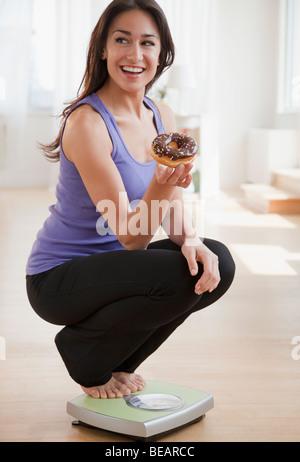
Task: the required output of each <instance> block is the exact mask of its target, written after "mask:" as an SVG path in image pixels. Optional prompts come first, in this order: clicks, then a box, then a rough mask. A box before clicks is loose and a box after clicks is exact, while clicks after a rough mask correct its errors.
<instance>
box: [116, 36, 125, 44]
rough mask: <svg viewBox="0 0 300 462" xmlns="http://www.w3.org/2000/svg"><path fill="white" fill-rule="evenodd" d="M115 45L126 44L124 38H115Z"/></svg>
mask: <svg viewBox="0 0 300 462" xmlns="http://www.w3.org/2000/svg"><path fill="white" fill-rule="evenodd" d="M116 43H127V39H126V38H124V37H118V38H116Z"/></svg>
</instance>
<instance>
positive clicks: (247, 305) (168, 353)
mask: <svg viewBox="0 0 300 462" xmlns="http://www.w3.org/2000/svg"><path fill="white" fill-rule="evenodd" d="M52 201H53V196H52V194H51V193H49V192H47V191H41V190H34V191H32V190H27V191H26V190H25V191H8V190H0V236H1V239H0V261H1V267H0V340H1V341H0V348H1V349H0V358H1V359H2V360H0V441H6V442H17V441H24V442H56V441H57V442H75V441H84V442H122V441H124V442H129V441H130V440H129V439H128V438H126V437H122V436H118V435H115V434H112V433H107V432H104V431H101V430H99V431H98V430H91V429H86V428H74V427H72V425H71V421H72V418H71V417H70V416H69V415H68V414H67V413H66V410H65V408H66V402H67V401H68V400H69V399H72V398H74V397H76V396H77V395H79V394H81V390H80V388H79V387H78V385H76V384H75V383H73V382H72V380H71V379H70V378H69V376H68V374H67V372H66V370H65V368H64V365H63V364H62V361H61V359H60V357H59V355H58V353H57V351H56V348H55V345H54V342H53V338H54V335H55V334H56V332H58V330H59V329H60V328H59V327H56V326H51V325H48V324H47V323H45V322H44V321H42V320H41V319H39V318H38V317H37V316H36V315H35V313H34V312H33V311H32V309H31V308H30V306H29V303H28V301H27V298H26V292H25V278H24V276H25V274H24V271H25V264H26V259H27V256H28V253H29V251H30V248H31V245H32V242H33V239H34V237H35V234H36V232H37V230H38V229H39V227H40V225H41V223H42V221H43V220H44V218H45V217H46V215H47V214H48V211H47V207H48V206H49V205H50V204H51V203H52ZM205 235H206V236H207V237H212V238H216V239H221V240H222V241H223V242H224V243H226V244H227V245H228V246H229V248H230V249H231V251H232V253H233V255H234V258H235V261H236V265H237V274H236V279H235V282H234V284H233V286H232V288H231V290H230V292H228V294H227V295H226V296H225V297H224V298H223V299H222V300H220V301H219V302H218V303H217V304H215V305H214V306H213V307H210V308H208V309H207V310H206V311H203V312H201V313H197V314H196V315H194V316H193V317H192V318H190V319H189V320H188V321H187V322H186V323H185V324H184V326H182V327H181V328H180V329H179V330H178V331H177V332H176V333H174V335H173V336H172V337H171V338H170V339H169V340H168V341H167V342H166V343H165V344H164V345H163V347H161V349H160V350H159V351H158V352H156V353H155V354H154V355H153V356H152V357H151V358H149V359H148V360H147V361H146V362H145V363H144V364H143V365H142V367H141V368H140V370H139V372H140V373H141V374H143V375H144V377H145V378H146V379H148V380H160V381H165V382H174V383H177V384H182V385H187V386H191V387H195V388H198V389H201V390H205V391H208V392H210V393H212V394H213V396H214V399H215V407H214V409H213V410H212V411H210V412H209V413H208V414H207V416H206V417H205V419H204V420H203V421H202V422H200V423H198V424H195V425H192V426H190V427H187V428H185V429H183V430H179V431H175V432H173V433H171V434H170V435H168V436H166V437H164V438H162V439H161V441H164V442H210V441H215V442H222V441H223V442H227V441H235V442H238V441H240V442H253V441H277V442H280V441H300V360H297V359H298V357H300V348H299V349H298V350H297V348H296V347H297V345H292V340H293V339H294V338H295V337H299V336H300V216H279V215H261V214H257V213H255V212H254V211H252V210H250V209H248V208H246V207H245V206H244V204H243V202H242V200H241V198H240V197H236V196H235V195H233V194H223V195H222V197H221V199H220V201H218V202H214V203H210V204H206V206H205ZM4 344H5V346H6V351H4V350H3V346H4ZM299 345H300V343H299ZM4 353H5V357H6V359H5V360H4Z"/></svg>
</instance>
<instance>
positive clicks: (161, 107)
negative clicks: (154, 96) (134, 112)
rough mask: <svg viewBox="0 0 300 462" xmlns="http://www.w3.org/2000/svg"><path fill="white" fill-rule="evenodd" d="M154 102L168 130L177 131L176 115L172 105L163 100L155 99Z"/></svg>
mask: <svg viewBox="0 0 300 462" xmlns="http://www.w3.org/2000/svg"><path fill="white" fill-rule="evenodd" d="M153 102H154V104H155V105H156V107H157V109H158V111H159V113H160V117H161V120H162V122H163V124H164V126H165V129H166V130H167V131H168V132H173V131H175V128H176V120H175V115H174V112H173V110H172V109H171V107H170V106H169V105H168V104H166V103H163V102H162V101H153Z"/></svg>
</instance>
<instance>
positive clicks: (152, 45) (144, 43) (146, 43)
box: [142, 40, 155, 47]
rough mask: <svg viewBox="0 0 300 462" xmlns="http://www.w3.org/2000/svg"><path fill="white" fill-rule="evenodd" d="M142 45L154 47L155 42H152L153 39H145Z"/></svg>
mask: <svg viewBox="0 0 300 462" xmlns="http://www.w3.org/2000/svg"><path fill="white" fill-rule="evenodd" d="M142 45H144V46H147V47H154V46H155V43H154V42H151V40H145V41H144V42H143V43H142Z"/></svg>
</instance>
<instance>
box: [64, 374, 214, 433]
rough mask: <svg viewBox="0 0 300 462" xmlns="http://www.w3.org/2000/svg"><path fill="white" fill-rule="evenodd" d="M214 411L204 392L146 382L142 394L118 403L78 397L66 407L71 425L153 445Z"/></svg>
mask: <svg viewBox="0 0 300 462" xmlns="http://www.w3.org/2000/svg"><path fill="white" fill-rule="evenodd" d="M213 407H214V400H213V396H212V395H210V394H208V393H206V392H203V391H199V390H195V389H192V388H188V387H183V386H180V385H174V384H170V383H163V382H154V381H149V382H147V385H146V387H145V388H144V389H143V390H142V391H140V392H137V393H132V394H131V395H129V396H124V397H123V398H119V399H105V400H104V399H94V398H92V397H90V396H88V395H81V396H79V397H78V398H75V399H73V400H72V401H69V402H68V403H67V413H68V414H70V415H71V416H72V417H74V418H75V419H77V420H76V421H74V422H73V424H74V425H83V426H88V427H93V428H99V429H101V430H106V431H110V432H114V433H119V434H123V435H126V436H128V437H130V438H133V439H134V440H139V441H155V440H157V439H158V438H159V437H161V436H162V435H164V434H166V433H169V432H171V431H174V430H178V429H179V428H182V427H185V426H187V425H191V424H193V423H196V422H199V421H200V420H201V419H202V418H203V417H204V415H205V414H206V412H208V411H209V410H211V409H212V408H213Z"/></svg>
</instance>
